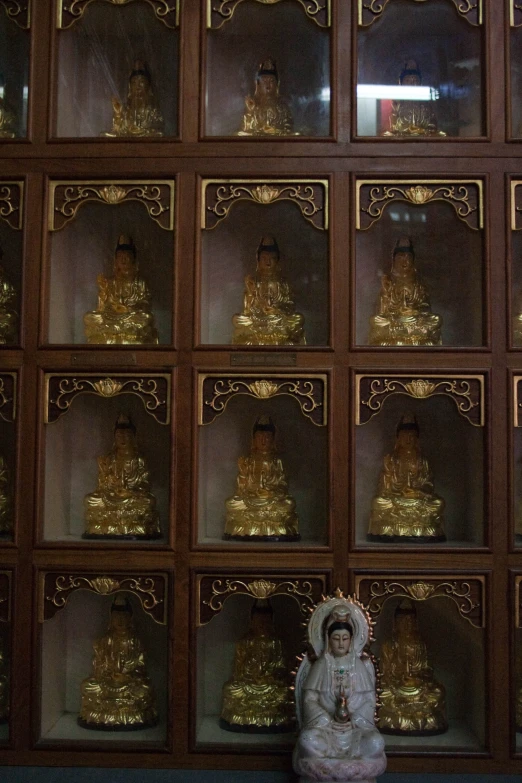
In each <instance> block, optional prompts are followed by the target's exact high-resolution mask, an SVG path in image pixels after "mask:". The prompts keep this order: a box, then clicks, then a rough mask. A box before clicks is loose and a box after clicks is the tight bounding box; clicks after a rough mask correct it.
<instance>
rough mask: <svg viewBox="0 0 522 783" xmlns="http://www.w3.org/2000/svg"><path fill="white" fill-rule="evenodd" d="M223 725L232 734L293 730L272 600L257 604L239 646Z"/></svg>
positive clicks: (226, 691) (227, 690) (225, 689)
mask: <svg viewBox="0 0 522 783" xmlns="http://www.w3.org/2000/svg"><path fill="white" fill-rule="evenodd" d="M219 724H220V726H221V728H223V729H227V730H228V731H242V732H251V733H266V734H272V733H277V732H283V731H291V730H292V728H293V722H292V704H291V699H290V690H289V683H288V676H287V670H286V666H285V659H284V655H283V646H282V644H281V640H280V639H279V638H278V637H277V636H276V634H275V630H274V625H273V621H272V608H271V606H270V604H269V603H268V601H260V600H257V601H256V602H255V604H254V606H253V607H252V613H251V617H250V627H249V629H248V631H247V633H246V635H245V636H243V638H242V639H240V640H239V641H238V642H237V644H236V654H235V659H234V673H233V675H232V679H230V680H229V681H228V682H226V683H225V684H224V686H223V708H222V710H221V718H220V721H219Z"/></svg>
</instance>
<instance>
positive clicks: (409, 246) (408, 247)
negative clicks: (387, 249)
mask: <svg viewBox="0 0 522 783" xmlns="http://www.w3.org/2000/svg"><path fill="white" fill-rule="evenodd" d="M397 253H411V254H412V255H413V257H414V258H415V251H414V249H413V243H412V241H411V239H410V237H399V239H398V240H397V242H396V243H395V247H394V248H393V256H394V258H395V256H396V255H397Z"/></svg>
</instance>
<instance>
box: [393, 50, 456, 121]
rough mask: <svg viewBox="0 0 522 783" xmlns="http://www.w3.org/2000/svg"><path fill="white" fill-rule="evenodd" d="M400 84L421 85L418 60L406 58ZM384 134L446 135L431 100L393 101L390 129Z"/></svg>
mask: <svg viewBox="0 0 522 783" xmlns="http://www.w3.org/2000/svg"><path fill="white" fill-rule="evenodd" d="M399 84H400V85H404V86H409V87H420V85H421V84H422V75H421V72H420V70H419V66H418V65H417V61H416V60H406V62H405V63H404V68H403V69H402V71H401V73H400V76H399ZM383 135H384V136H445V135H446V134H445V133H444V132H443V131H440V130H437V117H436V115H435V112H434V111H433V106H432V102H431V101H393V103H392V113H391V116H390V130H387V131H384V134H383Z"/></svg>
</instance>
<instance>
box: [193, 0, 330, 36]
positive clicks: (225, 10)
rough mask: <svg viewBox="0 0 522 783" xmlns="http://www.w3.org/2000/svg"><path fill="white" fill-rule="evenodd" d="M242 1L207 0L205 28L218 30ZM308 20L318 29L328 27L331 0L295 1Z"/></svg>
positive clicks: (264, 0) (272, 0) (268, 0)
mask: <svg viewBox="0 0 522 783" xmlns="http://www.w3.org/2000/svg"><path fill="white" fill-rule="evenodd" d="M242 2H243V0H207V27H208V28H209V29H211V30H219V29H220V28H221V27H223V25H224V24H225V22H229V21H230V20H231V19H232V17H233V16H234V12H235V10H236V8H237V6H238V5H239V4H240V3H242ZM257 2H258V3H261V4H262V5H275V4H276V3H279V2H281V0H257ZM297 2H298V3H299V4H300V5H301V6H302V8H303V10H304V12H305V14H306V15H307V17H308V18H309V19H311V20H312V21H313V22H315V23H316V24H317V25H318V26H319V27H330V25H331V23H332V10H331V0H297Z"/></svg>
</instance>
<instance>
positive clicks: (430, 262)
mask: <svg viewBox="0 0 522 783" xmlns="http://www.w3.org/2000/svg"><path fill="white" fill-rule="evenodd" d="M356 188H357V191H356V192H357V204H358V212H357V233H356V271H355V296H354V298H353V304H354V309H355V336H356V345H357V346H372V347H412V346H415V347H422V348H428V350H430V349H431V348H432V347H433V346H442V347H447V348H449V347H461V346H466V347H468V346H469V347H475V346H480V345H484V343H485V341H486V335H487V310H486V307H485V304H486V301H487V291H488V279H487V276H486V271H485V270H486V265H485V259H484V236H483V233H484V232H483V214H484V210H483V198H484V195H483V183H482V181H480V180H477V181H476V182H470V181H457V180H447V181H444V180H411V181H408V182H406V181H399V180H391V181H390V180H385V181H379V180H371V181H368V180H358V181H357V183H356Z"/></svg>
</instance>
